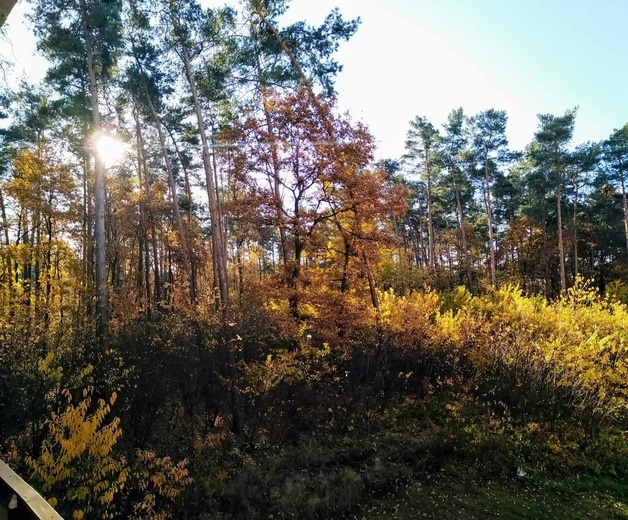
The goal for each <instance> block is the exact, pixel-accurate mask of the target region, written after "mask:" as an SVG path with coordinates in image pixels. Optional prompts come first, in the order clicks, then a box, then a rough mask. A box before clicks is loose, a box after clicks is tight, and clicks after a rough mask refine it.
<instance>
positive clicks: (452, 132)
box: [439, 108, 474, 291]
mask: <svg viewBox="0 0 628 520" xmlns="http://www.w3.org/2000/svg"><path fill="white" fill-rule="evenodd" d="M464 121H465V117H464V112H463V110H462V108H457V109H455V110H452V111H451V112H450V113H449V116H448V117H447V122H446V123H445V125H444V130H445V131H444V133H443V137H442V140H441V143H440V146H439V155H440V157H441V160H442V161H443V163H444V165H445V168H447V170H449V177H450V179H451V186H452V188H453V192H454V197H455V200H456V214H457V217H458V226H459V228H460V237H461V242H462V244H461V246H462V247H461V250H460V252H461V255H460V257H461V258H462V262H463V263H464V266H465V270H466V274H467V283H468V287H469V290H471V291H473V289H474V283H473V273H472V270H471V261H470V258H469V253H470V251H469V240H468V236H467V226H466V223H465V218H464V208H463V204H462V197H461V190H462V189H464V185H465V184H467V183H468V179H467V178H465V174H464V169H465V166H464V162H465V160H466V158H465V151H466V146H467V139H466V136H465V132H464Z"/></svg>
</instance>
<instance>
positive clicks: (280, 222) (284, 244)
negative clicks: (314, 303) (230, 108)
mask: <svg viewBox="0 0 628 520" xmlns="http://www.w3.org/2000/svg"><path fill="white" fill-rule="evenodd" d="M257 70H258V77H259V82H260V90H261V94H262V106H263V107H264V117H265V118H266V128H267V129H268V134H269V135H271V136H272V135H274V124H273V118H272V115H271V113H270V107H269V101H268V90H267V88H266V85H265V83H264V80H263V78H262V73H261V65H260V63H259V60H258V63H257ZM270 156H271V161H272V168H273V171H272V174H273V179H272V185H273V186H272V187H273V196H274V203H275V212H276V218H277V227H278V228H279V241H280V244H279V245H280V248H281V256H282V260H283V265H284V267H285V266H286V265H287V263H288V258H289V252H288V240H287V233H286V222H285V218H284V209H283V200H282V198H281V176H280V166H279V154H278V153H277V143H276V142H275V140H274V139H272V138H271V142H270Z"/></svg>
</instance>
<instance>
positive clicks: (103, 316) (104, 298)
mask: <svg viewBox="0 0 628 520" xmlns="http://www.w3.org/2000/svg"><path fill="white" fill-rule="evenodd" d="M79 5H80V9H81V23H82V26H83V32H84V37H85V51H86V57H87V72H88V74H89V94H90V97H91V101H92V135H97V133H98V132H100V109H99V99H98V79H97V77H96V69H95V63H94V49H93V43H92V34H91V31H90V27H89V20H88V12H87V5H86V3H85V0H79ZM105 204H106V200H105V167H104V164H103V161H102V158H101V157H100V156H99V154H98V153H94V210H95V217H96V221H95V226H94V235H95V237H94V238H95V244H96V314H97V319H98V322H97V323H98V327H97V333H98V337H99V338H100V339H101V340H102V341H103V342H106V339H107V335H108V329H109V298H108V292H107V256H106V235H105Z"/></svg>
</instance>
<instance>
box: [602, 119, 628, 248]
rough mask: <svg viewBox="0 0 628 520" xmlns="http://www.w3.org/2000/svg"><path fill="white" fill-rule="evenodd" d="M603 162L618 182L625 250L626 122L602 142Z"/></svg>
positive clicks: (627, 211)
mask: <svg viewBox="0 0 628 520" xmlns="http://www.w3.org/2000/svg"><path fill="white" fill-rule="evenodd" d="M603 154H604V163H605V165H606V167H607V168H608V169H609V170H610V173H611V175H612V180H614V181H616V182H619V186H620V188H621V197H622V206H623V210H624V228H625V231H626V250H627V251H628V200H627V195H626V173H627V172H628V123H627V124H625V125H624V126H623V127H621V128H620V129H619V130H615V131H614V132H613V133H612V134H611V136H610V137H609V138H608V139H607V140H606V141H604V144H603Z"/></svg>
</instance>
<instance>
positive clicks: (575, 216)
mask: <svg viewBox="0 0 628 520" xmlns="http://www.w3.org/2000/svg"><path fill="white" fill-rule="evenodd" d="M573 184H574V193H575V196H574V201H573V274H574V280H575V279H576V278H578V178H577V176H576V178H575V179H574V183H573Z"/></svg>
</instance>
